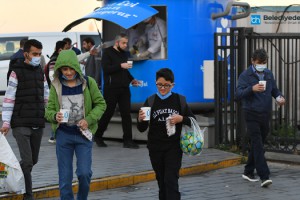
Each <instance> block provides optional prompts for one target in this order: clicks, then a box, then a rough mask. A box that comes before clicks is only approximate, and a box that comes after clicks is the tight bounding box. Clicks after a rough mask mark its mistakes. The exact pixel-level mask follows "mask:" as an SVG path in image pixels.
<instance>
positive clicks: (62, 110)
mask: <svg viewBox="0 0 300 200" xmlns="http://www.w3.org/2000/svg"><path fill="white" fill-rule="evenodd" d="M60 112H61V113H62V114H63V117H64V118H63V120H62V121H61V122H68V121H69V114H70V110H69V109H60Z"/></svg>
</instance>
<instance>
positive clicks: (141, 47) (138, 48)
mask: <svg viewBox="0 0 300 200" xmlns="http://www.w3.org/2000/svg"><path fill="white" fill-rule="evenodd" d="M152 7H153V8H155V9H156V10H158V14H156V15H155V16H154V17H153V18H154V19H153V18H148V20H145V21H144V22H141V23H139V24H136V25H135V26H133V27H131V28H130V29H123V28H122V27H120V26H118V25H116V24H114V23H111V22H109V21H103V42H104V43H105V44H107V45H106V46H111V45H113V44H114V38H115V36H116V35H117V34H119V33H126V34H127V35H128V49H127V50H128V51H129V52H130V53H131V54H130V55H131V59H132V60H135V59H136V60H144V59H155V60H157V59H167V49H168V48H167V39H168V37H167V19H166V18H167V8H166V6H152ZM151 24H152V25H151ZM146 51H149V52H150V54H149V55H147V56H145V57H140V56H142V55H145V54H147V53H144V52H146ZM143 53H144V54H143Z"/></svg>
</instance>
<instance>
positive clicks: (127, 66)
mask: <svg viewBox="0 0 300 200" xmlns="http://www.w3.org/2000/svg"><path fill="white" fill-rule="evenodd" d="M121 67H122V68H123V69H129V68H132V65H130V64H128V63H127V62H126V63H121Z"/></svg>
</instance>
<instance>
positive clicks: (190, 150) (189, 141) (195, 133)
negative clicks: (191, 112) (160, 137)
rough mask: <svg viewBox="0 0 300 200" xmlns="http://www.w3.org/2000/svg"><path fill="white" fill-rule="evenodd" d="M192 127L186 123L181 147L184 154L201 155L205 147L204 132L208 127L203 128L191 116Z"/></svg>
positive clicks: (181, 137)
mask: <svg viewBox="0 0 300 200" xmlns="http://www.w3.org/2000/svg"><path fill="white" fill-rule="evenodd" d="M189 118H190V120H191V127H189V126H187V125H184V126H183V127H182V131H181V136H180V147H181V150H182V151H183V153H184V154H186V155H189V156H196V155H200V154H201V152H202V149H203V147H204V132H205V131H206V130H207V128H204V129H202V130H201V128H200V127H199V125H198V122H197V121H196V120H195V119H194V118H192V117H189Z"/></svg>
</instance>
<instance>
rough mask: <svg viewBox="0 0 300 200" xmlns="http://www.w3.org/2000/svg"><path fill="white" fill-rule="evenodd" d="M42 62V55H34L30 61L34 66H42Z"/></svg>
mask: <svg viewBox="0 0 300 200" xmlns="http://www.w3.org/2000/svg"><path fill="white" fill-rule="evenodd" d="M40 63H41V57H32V59H31V61H29V64H30V65H32V66H34V67H38V66H40Z"/></svg>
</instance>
